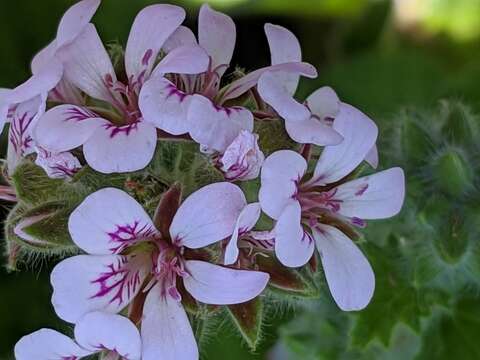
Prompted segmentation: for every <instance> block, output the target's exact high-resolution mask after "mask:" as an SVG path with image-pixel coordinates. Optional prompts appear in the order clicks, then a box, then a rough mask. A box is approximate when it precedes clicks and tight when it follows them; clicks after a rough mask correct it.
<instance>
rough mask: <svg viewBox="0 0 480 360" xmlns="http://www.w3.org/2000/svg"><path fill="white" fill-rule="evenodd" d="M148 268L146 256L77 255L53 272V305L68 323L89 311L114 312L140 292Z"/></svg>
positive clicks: (74, 321) (77, 319) (76, 320)
mask: <svg viewBox="0 0 480 360" xmlns="http://www.w3.org/2000/svg"><path fill="white" fill-rule="evenodd" d="M150 267H151V263H150V258H149V256H142V257H140V256H130V257H127V256H120V255H104V256H100V255H99V256H95V255H78V256H73V257H70V258H67V259H65V260H63V261H62V262H60V263H59V264H58V265H57V266H55V268H54V269H53V271H52V274H51V277H50V281H51V284H52V286H53V295H52V304H53V307H54V309H55V312H56V313H57V315H58V316H59V317H60V318H61V319H63V320H65V321H68V322H70V323H77V322H78V321H79V320H80V318H81V317H82V316H83V315H85V314H87V313H89V312H92V311H97V310H99V311H105V312H109V313H117V312H119V311H121V310H122V309H123V308H125V307H126V306H127V305H128V304H129V303H130V301H131V300H132V299H133V298H134V297H135V295H136V294H137V293H138V292H139V291H140V288H141V285H142V283H143V281H144V279H145V277H146V276H147V274H148V273H149V269H150Z"/></svg>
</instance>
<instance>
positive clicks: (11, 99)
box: [5, 59, 63, 104]
mask: <svg viewBox="0 0 480 360" xmlns="http://www.w3.org/2000/svg"><path fill="white" fill-rule="evenodd" d="M62 75H63V66H62V64H61V63H60V62H59V61H58V60H56V59H51V61H49V62H48V63H47V64H45V65H44V66H42V67H41V68H40V69H38V72H37V73H35V74H33V75H32V76H31V77H30V79H28V80H27V81H25V82H24V83H23V84H21V85H19V86H17V87H16V88H15V89H13V90H12V91H11V92H9V94H8V96H7V97H6V99H5V101H6V102H8V103H9V104H19V103H21V102H24V101H27V100H30V99H32V98H34V97H36V96H38V95H43V96H44V97H46V94H47V93H48V92H49V91H50V90H51V89H53V88H54V87H55V86H56V85H57V84H58V82H59V81H60V79H61V78H62Z"/></svg>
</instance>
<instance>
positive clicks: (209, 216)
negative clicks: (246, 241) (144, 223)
mask: <svg viewBox="0 0 480 360" xmlns="http://www.w3.org/2000/svg"><path fill="white" fill-rule="evenodd" d="M246 204H247V201H246V200H245V195H243V192H242V190H241V189H240V188H239V187H238V186H236V185H233V184H231V183H228V182H221V183H214V184H210V185H207V186H204V187H202V188H201V189H200V190H197V191H196V192H194V193H193V194H192V195H190V196H189V197H188V198H187V199H186V200H185V201H184V202H183V203H182V205H181V206H180V208H179V209H178V211H177V213H176V214H175V216H174V218H173V221H172V225H171V226H170V235H171V237H172V239H173V241H174V242H177V243H178V244H179V245H183V246H186V247H189V248H192V249H196V248H201V247H204V246H207V245H210V244H213V243H214V242H217V241H220V240H222V239H225V238H226V237H228V236H230V235H231V234H232V232H233V229H234V228H235V223H236V221H237V218H238V215H239V214H240V212H241V211H242V209H243V208H244V207H245V205H246Z"/></svg>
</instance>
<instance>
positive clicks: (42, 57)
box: [30, 40, 57, 74]
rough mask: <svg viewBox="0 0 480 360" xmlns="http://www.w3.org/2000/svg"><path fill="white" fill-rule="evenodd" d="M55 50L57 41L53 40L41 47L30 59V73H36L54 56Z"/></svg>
mask: <svg viewBox="0 0 480 360" xmlns="http://www.w3.org/2000/svg"><path fill="white" fill-rule="evenodd" d="M56 51H57V41H56V40H53V41H52V42H51V43H50V44H48V45H47V46H45V47H44V48H43V49H41V50H40V51H39V52H38V53H37V54H36V55H35V56H34V57H33V59H32V63H31V64H30V68H31V70H32V74H38V73H39V72H40V71H41V70H42V68H43V67H44V66H45V65H47V64H48V63H49V62H50V61H52V59H53V58H54V57H55V53H56Z"/></svg>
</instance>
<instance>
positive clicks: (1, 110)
mask: <svg viewBox="0 0 480 360" xmlns="http://www.w3.org/2000/svg"><path fill="white" fill-rule="evenodd" d="M10 91H11V90H10V89H2V88H0V133H2V131H3V127H4V126H5V123H6V122H7V121H8V120H10V119H9V118H10V116H9V115H10V114H9V113H10V111H9V110H10V104H9V103H8V95H9V94H10ZM12 115H13V112H12Z"/></svg>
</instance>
